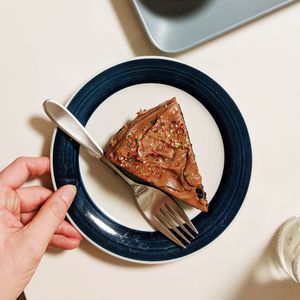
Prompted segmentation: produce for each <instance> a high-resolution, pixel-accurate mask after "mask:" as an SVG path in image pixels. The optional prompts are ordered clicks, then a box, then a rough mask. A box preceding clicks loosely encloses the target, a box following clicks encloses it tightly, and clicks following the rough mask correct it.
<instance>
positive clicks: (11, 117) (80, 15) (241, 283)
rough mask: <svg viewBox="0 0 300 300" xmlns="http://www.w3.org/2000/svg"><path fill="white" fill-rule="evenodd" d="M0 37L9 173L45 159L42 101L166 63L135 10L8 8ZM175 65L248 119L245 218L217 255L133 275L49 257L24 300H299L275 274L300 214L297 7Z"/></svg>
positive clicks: (112, 265)
mask: <svg viewBox="0 0 300 300" xmlns="http://www.w3.org/2000/svg"><path fill="white" fill-rule="evenodd" d="M0 37H1V48H0V49H1V50H0V101H1V110H0V125H1V140H2V142H1V160H0V167H1V168H2V167H4V166H5V165H7V164H8V163H9V162H11V161H12V160H13V159H14V158H16V157H17V156H24V155H26V156H39V155H49V148H50V140H51V134H52V131H53V126H51V124H50V123H49V122H48V121H47V119H46V118H45V115H44V113H43V111H42V106H41V104H42V102H43V100H44V99H47V98H53V99H57V100H59V101H60V102H62V103H63V102H64V101H66V100H67V99H68V97H69V96H70V95H71V94H72V93H73V92H74V91H75V90H76V89H77V88H78V87H79V86H80V85H81V84H82V83H83V82H85V81H86V80H87V79H89V78H90V77H91V76H93V75H94V74H96V73H98V72H99V71H100V70H102V69H103V68H105V67H107V66H110V65H113V64H116V63H118V62H120V61H123V60H127V59H130V58H133V57H135V56H139V55H164V54H163V53H161V52H159V51H158V50H156V49H155V48H154V47H153V46H152V45H151V44H150V42H149V41H148V39H147V38H146V36H145V33H144V31H143V29H142V27H141V25H140V23H139V21H138V20H137V16H136V14H135V12H134V10H133V7H132V6H131V4H130V1H127V0H124V1H123V0H112V1H108V0H100V1H99V0H90V1H82V0H72V1H71V0H64V1H61V0H51V1H41V0H27V1H13V0H10V1H5V0H0ZM172 57H174V58H176V59H178V60H180V61H182V62H184V63H187V64H189V65H192V66H194V67H196V68H198V69H200V70H202V71H203V72H204V73H206V74H208V75H209V76H211V77H212V78H214V79H215V80H216V81H217V82H218V83H219V84H221V85H222V86H223V87H224V88H225V89H226V90H227V92H228V93H229V94H230V95H231V96H232V98H233V99H234V101H235V102H236V104H237V105H238V107H239V109H240V110H241V112H242V114H243V116H244V118H245V121H246V123H247V126H248V130H249V133H250V137H251V142H252V148H253V172H252V178H251V183H250V187H249V191H248V193H247V196H246V199H245V202H244V204H243V206H242V209H241V210H240V212H239V214H238V215H237V217H236V218H235V220H234V222H233V223H232V225H231V226H230V227H229V228H228V229H227V230H226V231H225V232H224V233H223V234H222V235H221V236H220V237H219V238H218V239H217V240H216V241H215V242H214V243H212V244H211V245H210V246H209V247H206V248H205V249H203V250H202V251H200V252H198V253H196V254H195V255H193V256H191V257H188V258H186V259H183V260H180V261H177V262H173V263H169V264H162V265H138V264H134V263H129V262H126V261H122V260H119V259H117V258H114V257H112V256H110V255H108V254H105V253H103V252H101V251H100V250H98V249H96V248H95V247H93V246H92V245H90V244H89V243H87V242H82V245H81V246H80V248H79V249H77V250H74V251H69V252H61V251H57V250H50V251H49V252H48V253H47V254H46V255H45V257H44V258H43V260H42V262H41V264H40V267H39V269H38V271H37V272H36V274H35V275H34V278H33V279H32V281H31V282H30V284H29V286H28V287H27V288H26V290H25V294H26V296H27V298H28V300H40V299H44V300H47V299H49V300H50V299H51V300H52V299H72V300H75V299H78V300H79V299H105V300H109V299H119V298H123V299H131V300H137V299H143V300H150V299H178V300H179V299H190V300H199V299H205V300H219V299H221V300H240V299H242V300H253V299H263V300H271V299H272V300H274V299H285V300H289V299H299V297H300V287H298V286H297V285H296V284H294V283H293V282H292V281H290V280H288V278H287V277H286V276H285V275H284V274H283V273H282V272H281V271H280V269H278V267H277V266H276V264H275V263H274V260H275V255H274V234H275V233H276V230H277V229H278V227H279V226H280V225H281V224H282V222H283V221H284V220H286V219H287V218H288V217H290V216H292V215H294V214H296V213H299V212H300V189H299V179H300V176H299V170H300V133H299V129H300V75H299V74H300V3H299V2H298V3H295V4H293V5H290V6H288V7H286V8H283V9H281V10H280V11H277V12H275V13H273V14H271V15H269V16H266V17H264V18H261V19H260V20H257V21H255V22H252V23H251V24H249V25H246V26H243V27H242V28H240V29H238V30H235V31H233V32H231V33H229V34H226V35H224V36H222V37H220V38H218V39H215V40H213V41H211V42H208V43H206V44H204V45H202V46H199V47H196V48H194V49H192V50H189V51H186V52H184V53H180V54H176V55H172ZM48 184H49V183H48ZM0 271H1V270H0Z"/></svg>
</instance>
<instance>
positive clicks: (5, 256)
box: [0, 157, 82, 300]
mask: <svg viewBox="0 0 300 300" xmlns="http://www.w3.org/2000/svg"><path fill="white" fill-rule="evenodd" d="M49 169H50V163H49V159H48V158H46V157H37V158H18V159H16V160H15V161H14V162H13V163H12V164H10V165H9V166H8V167H7V168H6V169H4V170H3V171H2V172H0V299H1V300H15V299H16V298H17V297H18V296H19V294H20V293H21V292H22V291H23V289H24V288H25V287H26V285H27V284H28V282H29V281H30V279H31V277H32V276H33V274H34V272H35V270H36V269H37V267H38V264H39V262H40V260H41V258H42V256H43V254H44V252H45V251H46V249H47V247H48V245H52V246H55V247H58V248H62V249H74V248H76V247H78V246H79V243H80V241H81V240H82V237H81V235H80V234H79V233H78V232H77V231H76V230H75V228H74V227H72V225H71V224H69V223H68V222H66V221H65V220H64V218H65V215H66V212H67V210H68V208H69V206H70V205H71V203H72V201H73V199H74V197H75V194H76V188H75V186H72V185H66V186H63V187H61V188H60V189H58V190H57V191H56V192H54V193H53V192H52V191H50V190H48V189H46V188H44V187H41V186H33V187H22V185H23V184H24V183H25V182H26V181H27V180H28V179H29V178H31V177H35V176H42V175H44V174H49Z"/></svg>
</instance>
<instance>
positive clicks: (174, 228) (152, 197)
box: [43, 100, 198, 248]
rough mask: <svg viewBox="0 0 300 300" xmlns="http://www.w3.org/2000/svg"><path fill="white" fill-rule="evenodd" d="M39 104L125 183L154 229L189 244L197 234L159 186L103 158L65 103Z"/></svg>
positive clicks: (179, 209) (187, 219)
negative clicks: (133, 176) (141, 180)
mask: <svg viewBox="0 0 300 300" xmlns="http://www.w3.org/2000/svg"><path fill="white" fill-rule="evenodd" d="M43 107H44V110H45V112H46V114H47V115H48V117H49V118H50V119H51V120H52V121H53V122H54V123H55V124H56V125H57V126H58V127H59V128H60V129H61V130H63V131H64V132H65V133H66V134H67V135H69V136H70V137H71V138H72V139H73V140H75V141H76V142H78V143H79V144H80V145H81V146H83V147H85V148H86V149H88V150H89V151H90V152H91V153H92V154H93V155H94V156H96V157H97V158H99V159H100V160H101V161H102V162H103V163H105V164H106V165H107V166H108V167H110V168H111V169H112V170H113V171H114V172H116V173H117V174H118V175H119V176H120V177H121V178H123V179H124V180H125V181H126V182H127V183H128V184H129V186H130V187H131V189H132V191H133V193H134V196H135V199H136V201H137V204H138V206H139V208H140V211H141V212H142V214H143V216H144V217H145V219H146V220H147V221H148V223H149V224H150V225H151V226H152V227H153V228H154V229H156V230H158V231H160V232H161V233H162V234H164V235H165V236H166V237H168V238H169V239H170V240H171V241H173V242H174V243H176V244H177V245H179V246H181V247H182V248H186V246H185V244H184V243H183V242H185V243H187V244H189V243H190V240H189V238H190V239H193V238H194V233H196V234H198V231H197V229H196V228H195V226H194V225H193V224H192V222H191V221H190V220H189V218H188V217H187V215H186V214H185V212H184V211H183V210H182V209H181V208H180V207H179V206H178V204H177V203H176V202H175V201H174V200H172V199H171V198H170V197H169V196H168V195H167V194H165V193H164V192H162V191H160V190H159V189H156V188H154V187H151V186H147V185H143V184H140V183H137V182H135V181H133V180H132V179H130V178H128V177H127V176H126V175H125V174H124V173H123V172H122V171H121V170H120V169H118V168H117V167H116V166H114V165H113V164H112V163H111V162H110V161H108V160H107V159H105V158H104V157H103V150H102V149H101V147H100V146H99V145H98V144H97V143H96V141H95V140H94V139H93V138H92V136H91V135H90V134H89V133H88V132H87V130H86V129H85V128H84V127H83V126H82V124H81V123H80V122H79V121H78V120H77V119H76V118H75V116H74V115H73V114H72V113H71V112H70V111H69V110H68V109H67V108H66V107H64V106H63V105H61V104H60V103H58V102H56V101H53V100H46V101H45V102H44V104H43Z"/></svg>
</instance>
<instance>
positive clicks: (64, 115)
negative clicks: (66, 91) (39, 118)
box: [43, 100, 103, 158]
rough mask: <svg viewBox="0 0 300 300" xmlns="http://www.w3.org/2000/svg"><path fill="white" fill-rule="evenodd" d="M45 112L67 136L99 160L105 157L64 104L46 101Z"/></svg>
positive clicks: (44, 104)
mask: <svg viewBox="0 0 300 300" xmlns="http://www.w3.org/2000/svg"><path fill="white" fill-rule="evenodd" d="M43 107H44V110H45V112H46V114H47V115H48V117H49V118H50V119H51V120H52V121H53V122H54V123H55V124H56V125H57V126H58V127H59V128H60V129H61V130H62V131H64V132H65V133H66V134H67V135H69V136H70V137H71V138H72V139H74V140H75V141H76V142H78V143H79V144H80V145H82V146H84V147H85V148H87V149H88V150H90V151H91V152H92V153H93V154H94V155H95V156H96V157H97V158H102V157H103V150H102V149H101V147H100V146H99V145H98V144H97V143H96V141H95V140H94V139H93V138H92V137H91V136H90V134H89V133H88V132H87V131H86V129H85V128H84V127H83V126H82V124H81V123H80V122H79V121H78V120H77V119H76V118H75V116H74V115H73V114H72V113H71V112H70V111H69V110H68V109H67V108H66V107H64V106H63V105H62V104H60V103H58V102H56V101H53V100H46V101H45V102H44V103H43Z"/></svg>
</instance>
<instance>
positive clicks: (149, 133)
mask: <svg viewBox="0 0 300 300" xmlns="http://www.w3.org/2000/svg"><path fill="white" fill-rule="evenodd" d="M105 158H106V159H108V160H109V161H111V162H112V163H113V164H115V165H117V166H119V167H121V168H122V169H124V170H125V171H126V172H127V173H129V174H133V175H135V176H137V177H138V178H140V179H142V180H143V181H145V182H147V183H149V184H151V185H152V186H154V187H157V188H159V189H161V190H163V191H165V192H167V193H168V194H169V195H171V196H174V197H175V198H176V199H179V200H182V201H184V202H185V203H187V204H189V205H192V206H194V207H196V208H198V209H201V210H202V211H208V205H207V200H206V194H205V192H204V190H203V186H202V179H201V176H200V174H199V170H198V167H197V164H196V161H195V156H194V153H193V150H192V145H191V143H190V140H189V135H188V132H187V128H186V125H185V122H184V119H183V115H182V112H181V109H180V106H179V104H178V103H177V101H176V99H175V98H172V99H171V100H168V101H166V102H164V103H162V104H160V105H158V106H157V107H154V108H152V109H149V110H144V111H140V112H139V113H138V114H137V117H136V118H135V119H134V120H133V121H131V122H127V123H126V124H125V125H124V126H123V127H122V128H121V129H120V130H119V132H118V133H117V134H116V135H115V136H113V137H112V138H111V139H110V141H109V144H108V146H107V149H106V151H105Z"/></svg>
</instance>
